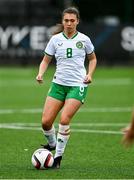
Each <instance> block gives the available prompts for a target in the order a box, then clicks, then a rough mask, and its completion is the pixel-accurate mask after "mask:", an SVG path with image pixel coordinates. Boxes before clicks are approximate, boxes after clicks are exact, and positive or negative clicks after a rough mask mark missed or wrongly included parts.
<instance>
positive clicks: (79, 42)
mask: <svg viewBox="0 0 134 180" xmlns="http://www.w3.org/2000/svg"><path fill="white" fill-rule="evenodd" d="M76 47H77V48H78V49H82V48H83V44H82V42H81V41H78V42H77V43H76Z"/></svg>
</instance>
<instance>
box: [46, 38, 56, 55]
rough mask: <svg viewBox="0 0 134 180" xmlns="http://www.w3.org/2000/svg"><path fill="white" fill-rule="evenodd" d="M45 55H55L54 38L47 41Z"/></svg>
mask: <svg viewBox="0 0 134 180" xmlns="http://www.w3.org/2000/svg"><path fill="white" fill-rule="evenodd" d="M45 53H46V54H48V55H50V56H53V55H54V54H55V47H54V38H53V37H52V38H51V39H50V40H49V42H48V44H47V46H46V48H45Z"/></svg>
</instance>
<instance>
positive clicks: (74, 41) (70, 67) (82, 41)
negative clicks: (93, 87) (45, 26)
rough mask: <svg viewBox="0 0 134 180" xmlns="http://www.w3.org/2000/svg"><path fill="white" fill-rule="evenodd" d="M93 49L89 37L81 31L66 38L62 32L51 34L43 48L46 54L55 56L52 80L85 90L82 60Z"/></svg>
mask: <svg viewBox="0 0 134 180" xmlns="http://www.w3.org/2000/svg"><path fill="white" fill-rule="evenodd" d="M93 51H94V46H93V44H92V42H91V40H90V38H89V37H88V36H86V35H84V34H83V33H80V32H77V33H76V34H75V35H74V36H73V37H72V38H68V37H67V36H66V35H65V34H64V32H61V33H58V34H56V35H54V36H52V37H51V39H50V41H49V42H48V44H47V46H46V49H45V53H46V54H47V55H49V56H55V59H56V72H55V74H54V78H53V81H52V82H53V83H56V84H58V85H62V86H66V87H68V86H71V87H77V88H76V89H79V90H80V89H81V90H82V89H84V91H85V87H87V86H88V85H87V84H84V83H83V81H84V79H85V76H86V69H85V66H84V62H85V57H86V54H91V53H92V52H93ZM79 90H78V92H80V91H79ZM85 92H86V91H85ZM76 94H77V93H76ZM78 94H79V93H78ZM84 94H86V93H84ZM84 96H85V95H84Z"/></svg>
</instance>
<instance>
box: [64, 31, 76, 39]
mask: <svg viewBox="0 0 134 180" xmlns="http://www.w3.org/2000/svg"><path fill="white" fill-rule="evenodd" d="M76 32H77V30H75V31H72V32H71V31H70V32H69V31H64V33H65V34H66V36H67V37H68V38H71V37H72V36H73V35H75V34H76Z"/></svg>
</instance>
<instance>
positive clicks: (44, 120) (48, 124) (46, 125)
mask: <svg viewBox="0 0 134 180" xmlns="http://www.w3.org/2000/svg"><path fill="white" fill-rule="evenodd" d="M51 127H52V124H51V119H50V118H48V117H44V116H42V128H43V129H44V130H46V131H48V130H50V129H51Z"/></svg>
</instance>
